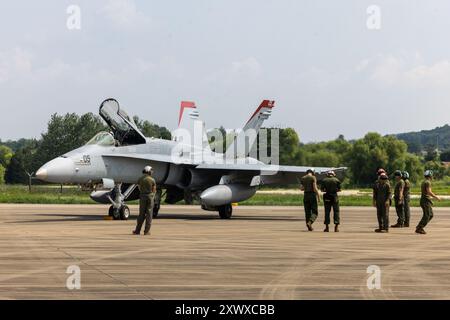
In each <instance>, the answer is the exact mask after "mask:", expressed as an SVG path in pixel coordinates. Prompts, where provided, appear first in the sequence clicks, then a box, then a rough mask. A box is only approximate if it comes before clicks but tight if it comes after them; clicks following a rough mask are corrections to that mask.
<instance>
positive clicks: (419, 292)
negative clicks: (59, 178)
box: [0, 204, 450, 299]
mask: <svg viewBox="0 0 450 320" xmlns="http://www.w3.org/2000/svg"><path fill="white" fill-rule="evenodd" d="M131 210H132V214H133V217H132V218H130V220H128V221H108V220H104V216H105V212H106V211H107V207H106V206H101V205H10V204H0V298H1V299H450V208H435V209H434V211H435V217H434V219H433V220H432V221H431V223H430V225H429V227H428V228H427V229H426V230H427V232H428V234H427V235H425V236H423V235H417V234H414V227H415V225H416V224H417V222H418V221H419V219H420V216H421V210H420V209H419V208H413V209H412V226H411V228H409V229H406V228H405V229H397V230H396V229H391V232H390V233H389V234H376V233H374V232H373V230H374V229H375V227H376V214H375V211H374V209H373V208H367V207H366V208H361V207H352V208H342V226H341V232H339V233H334V232H330V233H324V232H322V231H323V224H322V223H323V208H321V212H320V215H319V218H318V220H317V221H316V223H315V224H314V228H315V230H314V232H307V231H306V228H305V223H304V214H303V211H302V208H299V207H246V206H240V207H235V208H234V212H233V218H232V219H231V220H221V219H219V218H218V215H217V214H216V213H215V212H205V211H202V210H201V209H199V208H198V207H190V206H163V207H162V209H161V212H160V217H158V219H155V220H154V223H153V227H152V235H151V236H133V235H131V231H132V229H133V228H134V226H135V223H136V221H135V216H136V213H137V207H136V206H132V207H131ZM394 211H395V210H392V209H391V215H390V216H391V223H395V221H396V217H395V212H394ZM71 265H76V266H79V268H80V270H81V278H80V283H81V288H80V289H79V290H77V289H75V290H69V289H68V288H67V286H66V282H67V279H68V277H69V276H70V274H67V273H66V271H67V268H68V267H69V266H71ZM371 265H376V266H378V267H379V268H380V270H381V288H380V289H372V290H371V289H369V288H368V286H367V280H368V278H369V277H370V274H368V273H367V268H368V267H369V266H371Z"/></svg>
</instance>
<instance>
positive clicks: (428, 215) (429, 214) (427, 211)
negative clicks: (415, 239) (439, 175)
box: [417, 180, 433, 229]
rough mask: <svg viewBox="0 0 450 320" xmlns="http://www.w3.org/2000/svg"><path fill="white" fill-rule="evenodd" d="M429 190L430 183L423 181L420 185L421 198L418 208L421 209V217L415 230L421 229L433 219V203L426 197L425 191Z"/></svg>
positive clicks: (429, 197) (428, 196)
mask: <svg viewBox="0 0 450 320" xmlns="http://www.w3.org/2000/svg"><path fill="white" fill-rule="evenodd" d="M428 188H431V181H430V180H424V181H423V182H422V185H421V191H422V196H421V197H420V206H421V207H422V211H423V216H422V219H421V220H420V222H419V224H418V225H417V229H423V228H425V226H426V225H427V224H428V222H430V220H431V219H433V201H432V200H431V196H430V195H428V193H427V189H428Z"/></svg>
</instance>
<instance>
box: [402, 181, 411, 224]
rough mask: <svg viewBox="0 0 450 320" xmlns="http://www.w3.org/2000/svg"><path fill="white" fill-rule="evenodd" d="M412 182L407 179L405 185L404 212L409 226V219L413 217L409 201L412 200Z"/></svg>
mask: <svg viewBox="0 0 450 320" xmlns="http://www.w3.org/2000/svg"><path fill="white" fill-rule="evenodd" d="M410 190H411V182H410V181H409V179H405V187H404V188H403V212H404V213H405V226H406V227H409V219H410V217H411V210H410V208H409V203H410V202H411V192H410Z"/></svg>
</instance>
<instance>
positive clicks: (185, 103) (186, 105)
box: [178, 101, 197, 126]
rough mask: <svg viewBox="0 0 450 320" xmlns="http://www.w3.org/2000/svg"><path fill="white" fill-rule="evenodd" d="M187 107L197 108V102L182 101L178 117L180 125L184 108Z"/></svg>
mask: <svg viewBox="0 0 450 320" xmlns="http://www.w3.org/2000/svg"><path fill="white" fill-rule="evenodd" d="M186 108H192V109H195V108H197V106H196V105H195V102H193V101H181V106H180V115H179V117H178V126H180V123H181V119H182V118H183V113H184V109H186Z"/></svg>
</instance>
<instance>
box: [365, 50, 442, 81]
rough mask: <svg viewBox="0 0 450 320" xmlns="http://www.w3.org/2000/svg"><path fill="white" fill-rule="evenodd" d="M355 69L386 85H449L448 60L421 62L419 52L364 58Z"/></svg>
mask: <svg viewBox="0 0 450 320" xmlns="http://www.w3.org/2000/svg"><path fill="white" fill-rule="evenodd" d="M356 71H357V72H360V73H365V74H367V76H368V78H369V79H370V80H372V81H374V82H376V83H379V84H382V85H386V86H401V87H416V88H418V87H421V88H423V87H447V86H449V85H450V61H449V60H446V59H444V60H440V61H436V62H434V63H431V64H426V63H424V62H423V59H422V57H421V56H420V55H419V54H415V55H414V56H394V55H379V56H377V57H375V58H372V59H365V60H363V61H361V62H360V63H359V64H358V65H357V66H356Z"/></svg>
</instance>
